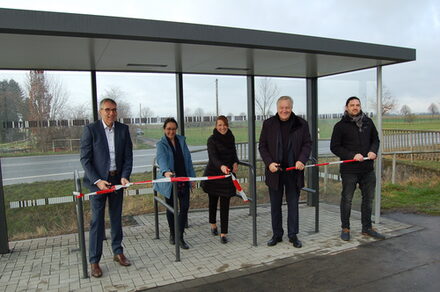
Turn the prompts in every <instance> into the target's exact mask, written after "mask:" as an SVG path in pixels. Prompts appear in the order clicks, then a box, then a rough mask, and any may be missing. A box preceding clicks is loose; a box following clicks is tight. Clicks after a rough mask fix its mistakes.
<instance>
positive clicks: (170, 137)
mask: <svg viewBox="0 0 440 292" xmlns="http://www.w3.org/2000/svg"><path fill="white" fill-rule="evenodd" d="M176 131H177V121H176V120H175V119H174V118H168V119H166V120H165V122H164V124H163V132H164V136H163V137H162V138H161V139H160V141H159V142H157V144H156V162H157V164H158V165H159V174H158V178H163V177H171V176H173V175H174V176H175V177H182V176H184V177H187V176H189V177H194V176H195V172H194V168H193V165H192V159H191V153H190V152H189V149H188V146H187V145H186V142H185V137H183V136H180V135H177V134H176ZM193 186H194V184H193V183H191V184H190V183H189V182H179V183H177V198H178V199H179V230H180V234H181V235H180V238H179V244H180V246H181V247H182V248H183V249H188V248H189V246H188V244H187V243H186V242H185V240H184V239H183V231H184V229H185V223H186V220H187V217H188V209H189V193H190V188H192V187H193ZM154 190H156V191H158V192H159V193H160V194H162V195H163V196H165V201H166V202H167V204H168V205H170V206H173V205H174V202H173V185H172V183H156V184H154ZM167 220H168V226H169V227H170V243H171V244H175V243H176V238H175V232H174V214H173V213H171V212H170V211H168V210H167Z"/></svg>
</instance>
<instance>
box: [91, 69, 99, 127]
mask: <svg viewBox="0 0 440 292" xmlns="http://www.w3.org/2000/svg"><path fill="white" fill-rule="evenodd" d="M90 75H91V83H92V108H93V120H94V121H97V120H98V118H99V117H98V111H99V109H98V90H97V86H96V71H95V70H92V71H91V72H90Z"/></svg>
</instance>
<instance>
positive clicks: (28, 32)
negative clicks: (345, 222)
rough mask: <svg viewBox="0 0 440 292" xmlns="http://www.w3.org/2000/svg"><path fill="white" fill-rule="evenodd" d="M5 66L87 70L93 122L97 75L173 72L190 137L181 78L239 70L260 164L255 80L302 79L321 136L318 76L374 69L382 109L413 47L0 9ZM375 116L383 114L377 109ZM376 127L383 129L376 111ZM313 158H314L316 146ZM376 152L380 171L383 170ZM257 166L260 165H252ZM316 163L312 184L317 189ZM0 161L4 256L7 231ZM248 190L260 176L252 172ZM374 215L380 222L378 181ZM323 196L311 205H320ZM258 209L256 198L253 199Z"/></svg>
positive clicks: (252, 159)
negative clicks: (386, 74)
mask: <svg viewBox="0 0 440 292" xmlns="http://www.w3.org/2000/svg"><path fill="white" fill-rule="evenodd" d="M0 43H1V44H2V45H1V46H0V70H60V71H85V72H90V80H91V92H92V99H93V100H92V104H93V114H94V119H95V120H97V119H98V109H97V104H98V101H97V86H96V73H97V72H154V73H173V74H175V81H176V104H177V120H178V123H179V124H180V125H181V127H180V128H179V130H180V134H181V135H184V134H185V123H184V121H185V119H184V105H185V98H184V92H183V76H184V75H185V74H214V75H238V76H245V77H246V79H247V116H248V120H247V123H248V149H249V153H248V158H249V159H248V162H249V164H250V165H252V166H253V167H254V168H255V164H256V141H255V140H256V133H255V77H260V76H264V77H266V76H267V77H288V78H303V79H305V81H306V95H307V120H308V122H309V125H310V130H311V136H312V139H313V140H314V141H317V138H318V126H317V121H318V106H317V105H318V104H317V102H318V86H317V85H318V80H319V78H321V77H326V76H331V75H336V74H341V73H346V72H352V71H357V70H364V69H369V68H376V71H377V73H376V78H377V94H376V95H377V107H378V108H380V107H381V100H382V67H383V66H386V65H393V64H397V63H402V62H408V61H413V60H415V58H416V50H415V49H411V48H402V47H394V46H386V45H381V44H370V43H362V42H354V41H347V40H338V39H330V38H322V37H312V36H304V35H296V34H287V33H277V32H269V31H257V30H250V29H240V28H230V27H220V26H210V25H199V24H189V23H176V22H167V21H157V20H145V19H132V18H120V17H107V16H95V15H82V14H70V13H58V12H42V11H30V10H15V9H0ZM377 112H378V113H380V112H381V111H380V110H378V111H377ZM377 127H378V131H379V133H382V127H381V118H380V115H379V116H378V125H377ZM312 156H313V157H315V158H317V157H318V151H317V143H314V144H313V148H312ZM381 168H382V166H381V155H380V153H379V155H378V161H377V166H376V176H377V177H378V178H380V174H381ZM252 170H253V171H255V169H252ZM318 175H319V174H318V170H317V168H312V169H311V171H310V173H309V176H308V177H309V183H308V186H309V187H310V188H312V189H315V190H316V191H317V194H319V177H318ZM2 181H3V180H2V177H1V165H0V253H7V252H8V251H9V248H8V236H7V226H6V216H5V206H4V192H3V183H2ZM249 182H250V190H251V192H252V190H255V185H256V179H255V176H254V175H252V171H251V170H250V171H249ZM377 182H378V183H377V188H376V200H375V202H376V205H375V216H376V222H378V221H379V220H380V189H381V184H380V179H377ZM318 198H319V195H316V196H314V197H313V199H310V202H309V204H310V205H315V204H317V203H318ZM252 208H253V209H254V214H255V210H256V202H255V201H254V202H253V207H252Z"/></svg>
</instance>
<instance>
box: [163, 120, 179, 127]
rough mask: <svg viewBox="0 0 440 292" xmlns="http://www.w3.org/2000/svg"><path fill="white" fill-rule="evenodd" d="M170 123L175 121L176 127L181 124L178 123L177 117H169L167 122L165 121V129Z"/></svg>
mask: <svg viewBox="0 0 440 292" xmlns="http://www.w3.org/2000/svg"><path fill="white" fill-rule="evenodd" d="M168 123H175V124H176V128H178V127H179V124H177V121H176V119H174V118H167V119H166V120H165V122H163V128H164V129H165V128H166V127H167V124H168Z"/></svg>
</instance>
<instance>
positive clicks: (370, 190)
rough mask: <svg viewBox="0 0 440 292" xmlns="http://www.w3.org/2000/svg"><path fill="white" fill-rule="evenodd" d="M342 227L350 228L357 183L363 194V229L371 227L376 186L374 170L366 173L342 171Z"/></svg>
mask: <svg viewBox="0 0 440 292" xmlns="http://www.w3.org/2000/svg"><path fill="white" fill-rule="evenodd" d="M341 178H342V193H341V223H342V225H341V227H342V228H350V214H351V202H352V200H353V194H354V191H355V190H356V186H357V184H359V188H360V190H361V194H362V205H361V223H362V230H366V229H369V228H371V226H372V224H371V210H372V202H373V199H374V189H375V187H376V175H375V173H374V171H370V172H366V173H341Z"/></svg>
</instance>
